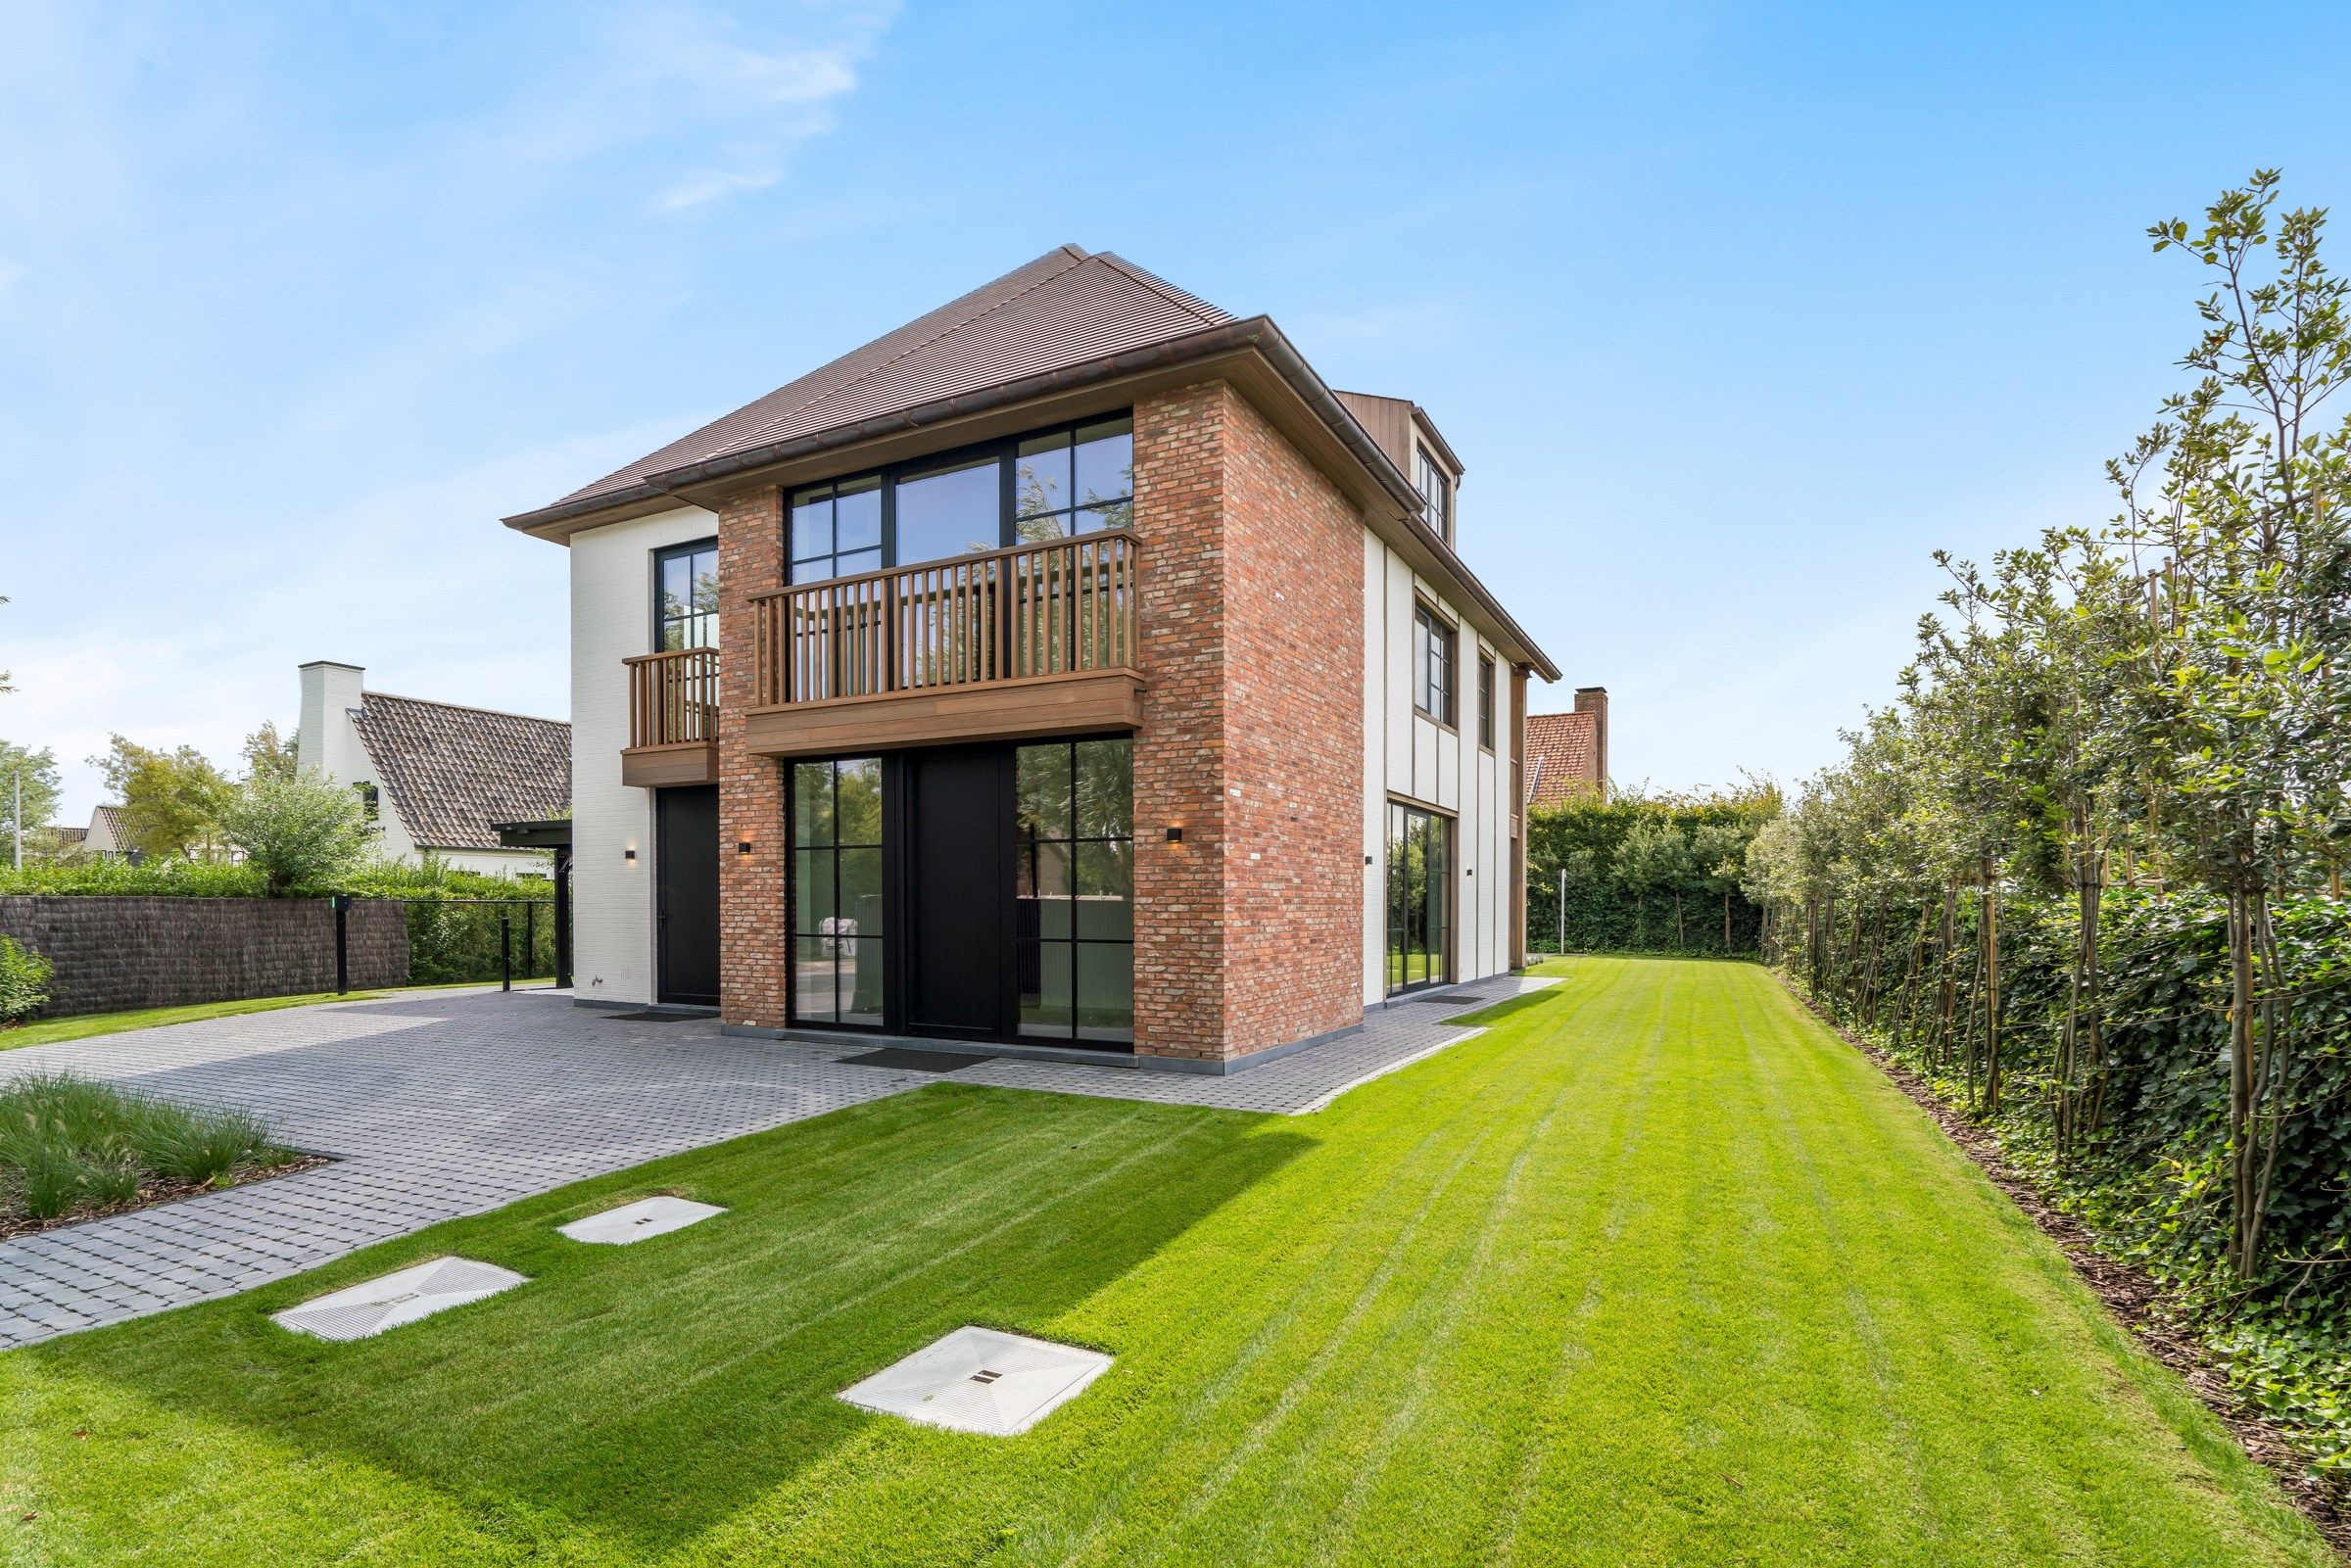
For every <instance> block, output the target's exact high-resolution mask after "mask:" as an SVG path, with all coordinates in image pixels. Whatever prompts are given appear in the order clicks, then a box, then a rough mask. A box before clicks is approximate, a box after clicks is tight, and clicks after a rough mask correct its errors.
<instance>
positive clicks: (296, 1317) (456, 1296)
mask: <svg viewBox="0 0 2351 1568" xmlns="http://www.w3.org/2000/svg"><path fill="white" fill-rule="evenodd" d="M527 1283H528V1281H527V1280H525V1279H524V1278H523V1276H522V1275H520V1274H517V1273H515V1272H514V1271H513V1270H512V1269H510V1268H501V1267H499V1266H498V1265H497V1264H496V1263H477V1262H475V1261H474V1260H473V1259H470V1258H436V1259H433V1260H432V1261H431V1262H429V1263H418V1264H417V1265H416V1266H415V1267H413V1268H404V1269H402V1270H400V1271H399V1272H398V1273H394V1274H386V1275H385V1276H384V1277H383V1278H381V1279H371V1280H369V1281H368V1282H367V1283H366V1284H364V1285H354V1286H352V1287H351V1288H350V1289H349V1290H339V1291H336V1292H334V1293H333V1294H332V1295H328V1296H321V1297H319V1298H318V1299H317V1300H316V1301H313V1302H305V1303H303V1304H302V1305H301V1306H300V1307H287V1308H286V1309H285V1310H284V1311H282V1312H278V1313H276V1314H275V1315H274V1316H273V1317H272V1319H271V1321H273V1322H275V1323H276V1324H277V1325H278V1327H280V1328H290V1329H292V1330H293V1331H294V1332H295V1333H297V1334H309V1335H312V1336H314V1337H316V1338H318V1339H322V1340H363V1339H368V1338H371V1337H373V1336H375V1335H377V1334H381V1333H382V1332H383V1331H384V1330H386V1329H388V1328H398V1327H400V1325H401V1324H403V1323H413V1322H415V1321H416V1320H417V1319H418V1318H420V1317H430V1316H432V1315H433V1314H434V1313H435V1312H446V1311H448V1310H449V1309H450V1308H451V1307H462V1306H464V1305H465V1304H466V1303H467V1302H478V1301H480V1300H482V1298H484V1297H486V1296H496V1295H497V1294H498V1293H499V1292H500V1291H504V1290H512V1289H513V1288H514V1287H515V1286H517V1285H522V1284H527Z"/></svg>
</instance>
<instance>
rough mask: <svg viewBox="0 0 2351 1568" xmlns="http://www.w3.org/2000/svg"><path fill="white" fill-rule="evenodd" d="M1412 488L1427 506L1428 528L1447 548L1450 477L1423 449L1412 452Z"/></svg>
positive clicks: (1450, 524) (1450, 519)
mask: <svg viewBox="0 0 2351 1568" xmlns="http://www.w3.org/2000/svg"><path fill="white" fill-rule="evenodd" d="M1413 488H1414V489H1415V490H1417V491H1418V492H1420V499H1422V500H1424V501H1426V502H1428V526H1429V527H1431V528H1433V529H1435V530H1436V531H1437V537H1438V538H1440V539H1442V540H1444V541H1445V543H1446V544H1448V545H1450V544H1452V543H1453V476H1452V475H1450V474H1448V473H1446V472H1445V468H1444V465H1443V464H1441V463H1439V462H1438V461H1437V459H1436V458H1435V457H1433V456H1431V455H1429V451H1428V449H1427V448H1426V447H1417V446H1416V447H1415V448H1414V449H1413Z"/></svg>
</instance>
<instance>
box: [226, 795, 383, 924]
mask: <svg viewBox="0 0 2351 1568" xmlns="http://www.w3.org/2000/svg"><path fill="white" fill-rule="evenodd" d="M220 832H221V835H222V836H223V837H224V838H226V839H227V841H228V842H230V843H232V844H234V845H236V847H237V848H239V849H241V850H243V851H244V852H245V859H246V861H247V862H248V863H249V864H251V865H253V866H255V867H257V868H259V869H260V871H261V873H262V875H263V876H264V878H266V879H267V881H268V887H269V895H270V896H271V897H272V898H282V897H284V896H285V895H286V894H288V893H290V892H293V891H295V890H297V889H300V888H306V887H325V886H329V885H331V884H332V883H334V882H335V881H337V880H339V879H342V878H343V877H346V876H348V875H349V874H350V873H351V872H352V871H353V870H354V869H355V868H357V867H358V866H359V864H360V862H361V861H362V860H364V859H365V858H366V856H367V852H368V850H369V848H370V846H371V845H372V844H373V842H374V839H373V836H372V835H371V834H370V833H369V832H368V831H367V817H366V813H365V812H364V811H362V810H361V809H360V801H359V797H358V796H357V795H355V794H353V793H352V792H351V791H350V790H348V789H346V788H344V787H343V786H342V785H340V784H336V783H335V782H334V781H332V780H330V779H328V778H327V777H326V776H325V775H323V774H320V773H317V772H315V771H313V772H311V773H302V774H294V775H290V776H282V777H281V776H278V775H273V774H257V775H256V776H255V777H254V778H252V779H250V780H248V781H246V784H245V786H244V787H243V788H242V789H240V790H238V791H237V792H236V794H235V796H234V798H233V799H232V800H231V801H230V802H229V804H228V806H227V808H226V809H225V810H224V811H223V812H222V813H221V817H220Z"/></svg>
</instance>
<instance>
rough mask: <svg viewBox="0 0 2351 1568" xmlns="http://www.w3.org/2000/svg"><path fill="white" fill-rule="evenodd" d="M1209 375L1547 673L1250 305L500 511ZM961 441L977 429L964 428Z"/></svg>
mask: <svg viewBox="0 0 2351 1568" xmlns="http://www.w3.org/2000/svg"><path fill="white" fill-rule="evenodd" d="M1259 367H1262V368H1259ZM1267 371H1270V372H1271V374H1270V375H1269V374H1266V373H1265V372H1267ZM1219 374H1223V375H1225V376H1227V378H1228V379H1230V380H1232V381H1233V382H1234V384H1235V385H1236V386H1238V387H1239V388H1240V390H1241V391H1242V392H1243V393H1244V394H1245V395H1247V396H1249V398H1250V400H1251V401H1252V402H1253V403H1255V404H1258V406H1259V409H1260V411H1261V412H1264V413H1266V414H1267V415H1268V416H1269V417H1271V419H1272V420H1273V422H1274V423H1275V425H1276V426H1277V428H1280V429H1281V430H1282V433H1283V434H1284V435H1286V436H1288V437H1290V438H1291V439H1292V440H1293V441H1295V442H1297V443H1298V444H1299V445H1300V447H1301V449H1302V450H1304V451H1306V453H1307V455H1308V456H1309V457H1310V458H1312V459H1314V460H1315V462H1316V464H1317V466H1318V467H1319V468H1321V469H1322V470H1323V472H1324V473H1325V474H1327V475H1328V476H1329V477H1330V478H1331V479H1332V480H1333V481H1334V482H1335V483H1337V484H1338V485H1339V486H1340V488H1341V490H1342V491H1344V492H1345V493H1346V494H1347V495H1348V496H1349V499H1352V500H1354V501H1355V502H1356V503H1357V504H1358V505H1359V506H1361V507H1362V508H1363V510H1364V514H1365V517H1366V518H1367V521H1368V522H1369V523H1370V525H1371V527H1372V528H1373V530H1374V531H1375V532H1377V533H1378V534H1379V535H1380V537H1381V538H1382V539H1384V540H1385V541H1386V542H1387V543H1388V544H1389V546H1391V547H1393V548H1395V549H1396V550H1397V552H1398V553H1399V554H1401V555H1402V556H1404V558H1405V560H1406V561H1407V562H1408V563H1409V564H1410V565H1411V566H1412V567H1413V568H1414V569H1415V571H1418V572H1419V573H1420V574H1421V575H1422V576H1424V577H1427V578H1429V579H1431V580H1432V581H1433V582H1435V583H1436V584H1437V585H1438V587H1439V588H1440V590H1441V591H1443V592H1444V593H1445V595H1446V597H1448V598H1449V599H1457V600H1458V601H1459V602H1460V603H1461V606H1462V607H1463V609H1464V611H1474V612H1475V613H1474V614H1473V617H1472V618H1473V619H1475V620H1477V621H1480V622H1482V623H1484V625H1485V630H1486V631H1487V633H1488V635H1489V636H1491V637H1492V638H1493V639H1494V640H1495V641H1496V643H1497V644H1498V645H1499V646H1500V648H1501V649H1502V652H1503V653H1504V655H1505V656H1506V657H1507V658H1509V659H1510V660H1511V662H1512V663H1514V664H1523V665H1525V666H1526V667H1527V668H1528V669H1530V670H1532V671H1534V672H1535V673H1536V674H1539V675H1540V676H1542V677H1543V679H1544V680H1546V681H1557V680H1559V667H1558V666H1557V665H1555V664H1553V663H1552V661H1551V659H1550V657H1549V655H1547V654H1545V653H1544V651H1543V650H1542V648H1541V647H1540V646H1538V645H1537V644H1536V642H1535V641H1534V639H1532V638H1531V637H1529V636H1527V635H1526V632H1525V631H1524V629H1522V628H1521V627H1520V626H1519V625H1518V623H1517V622H1516V621H1515V620H1514V619H1512V618H1511V614H1510V612H1509V611H1507V610H1505V609H1504V608H1503V607H1502V605H1501V603H1500V601H1498V600H1497V599H1496V598H1495V597H1494V595H1493V594H1491V593H1489V592H1488V591H1487V590H1486V587H1485V585H1484V584H1483V583H1480V582H1479V581H1478V580H1477V577H1476V575H1475V574H1474V573H1472V572H1471V571H1470V570H1469V568H1468V567H1467V566H1466V565H1464V564H1463V562H1462V559H1461V557H1460V556H1458V555H1456V554H1455V553H1454V552H1453V547H1452V546H1449V545H1447V544H1446V543H1445V541H1444V539H1443V538H1442V537H1441V536H1440V535H1439V534H1438V533H1437V532H1436V530H1434V529H1432V528H1430V527H1429V526H1428V524H1427V522H1426V521H1425V520H1424V519H1423V517H1422V515H1421V512H1422V502H1421V499H1420V496H1419V494H1418V493H1417V492H1416V491H1415V490H1414V489H1413V486H1412V482H1411V480H1409V479H1408V478H1407V477H1406V476H1405V474H1404V472H1403V471H1402V470H1401V469H1399V468H1398V467H1397V466H1396V464H1395V462H1394V461H1393V460H1391V459H1390V458H1389V456H1388V454H1387V453H1386V452H1384V451H1381V450H1380V449H1379V445H1378V443H1376V442H1374V441H1373V440H1372V439H1371V437H1370V435H1369V433H1368V432H1367V431H1366V430H1365V429H1364V427H1363V426H1362V425H1361V424H1360V423H1358V422H1357V420H1356V418H1355V416H1354V415H1353V414H1352V413H1349V412H1348V411H1347V408H1346V405H1345V404H1342V403H1340V402H1339V400H1338V398H1337V397H1336V396H1334V395H1333V394H1332V392H1331V390H1330V388H1329V387H1328V386H1326V385H1324V383H1323V381H1322V378H1321V377H1320V376H1319V375H1318V374H1316V372H1315V369H1314V367H1313V366H1312V365H1310V364H1308V363H1307V362H1306V359H1305V357H1304V356H1301V355H1300V354H1299V353H1298V351H1297V349H1296V347H1294V346H1293V345H1292V344H1291V343H1290V341H1289V339H1288V338H1286V337H1284V336H1283V335H1282V332H1281V329H1280V328H1279V327H1276V326H1275V325H1274V324H1273V322H1272V320H1271V318H1270V317H1267V316H1262V315H1261V316H1252V317H1250V318H1249V319H1247V320H1244V321H1232V322H1226V323H1224V324H1223V325H1220V326H1213V327H1206V328H1203V329H1201V330H1200V331H1198V332H1188V333H1185V334H1183V335H1182V336H1180V337H1175V338H1168V339H1164V340H1162V341H1161V342H1158V343H1154V344H1149V345H1146V346H1144V347H1142V348H1138V349H1128V350H1123V351H1121V352H1119V353H1117V354H1109V355H1103V356H1100V357H1098V358H1094V359H1087V360H1084V361H1081V362H1080V363H1078V364H1074V365H1067V366H1064V367H1062V368H1060V369H1057V370H1049V371H1044V372H1041V373H1039V374H1036V375H1032V376H1023V377H1020V378H1018V379H1017V380H1012V381H1004V382H999V383H997V384H995V385H994V386H990V387H983V388H981V389H979V390H978V391H975V392H970V393H964V394H959V395H958V396H956V397H952V398H940V399H936V400H934V401H933V402H930V403H926V404H917V405H916V406H914V407H911V408H905V409H901V410H898V411H896V412H892V413H888V414H879V415H876V416H875V417H873V418H871V419H861V420H855V421H852V422H850V423H846V424H841V425H835V426H832V427H831V428H829V429H825V430H819V431H813V432H811V433H809V434H807V435H804V436H795V437H793V438H792V439H791V440H789V441H781V442H774V443H770V444H767V445H764V446H760V447H754V448H750V449H748V450H746V451H740V452H730V453H728V454H726V455H725V456H722V457H713V458H710V459H708V460H706V461H703V462H698V463H691V464H688V465H685V466H683V467H679V468H672V469H668V470H666V471H664V472H661V473H657V474H650V475H648V476H647V478H646V479H645V480H644V481H643V482H642V483H640V484H637V485H633V486H630V487H629V488H627V489H625V490H619V491H612V492H608V493H606V494H604V495H600V496H595V497H588V498H582V499H578V500H574V501H570V502H565V503H560V504H557V505H554V506H549V507H544V508H542V509H540V510H538V511H531V512H522V513H518V514H516V515H515V516H512V517H508V518H506V519H505V523H506V526H507V527H509V528H513V529H518V530H520V531H522V532H524V533H528V534H532V535H535V536H537V537H539V538H542V539H548V540H553V541H556V542H562V541H566V540H568V539H569V538H570V537H571V536H572V535H573V534H575V533H580V532H583V531H585V530H587V529H590V528H600V527H602V526H604V525H605V524H608V523H616V522H623V521H627V520H629V519H632V518H636V517H643V516H647V515H649V514H651V513H654V512H658V511H666V510H670V509H672V508H675V507H676V506H678V505H680V504H689V505H701V506H709V507H712V508H713V509H715V507H716V505H717V503H718V502H719V501H720V500H722V499H724V498H726V497H728V496H732V495H736V494H739V493H740V492H741V491H742V490H743V489H744V487H745V486H746V485H750V484H756V483H759V482H761V481H764V480H767V479H769V478H771V477H772V478H775V479H777V480H778V481H782V480H784V479H785V478H786V477H787V476H788V474H789V472H790V470H792V469H793V468H795V467H802V466H805V465H806V464H807V463H808V461H809V459H811V458H816V457H820V456H823V455H824V454H826V453H830V452H837V451H843V450H845V449H848V448H854V447H863V446H868V445H872V444H875V443H880V442H886V441H887V440H888V438H890V437H894V436H905V435H909V434H912V433H915V432H936V430H938V429H939V427H942V426H953V425H958V424H966V425H979V424H981V423H984V420H985V418H986V416H988V415H992V414H996V413H999V412H1002V411H1004V410H1009V409H1012V408H1015V407H1020V406H1023V405H1027V404H1036V403H1039V402H1041V401H1047V400H1051V399H1054V398H1056V397H1058V396H1063V395H1082V394H1089V393H1092V394H1099V393H1104V392H1108V391H1111V390H1113V389H1124V390H1127V391H1134V392H1139V391H1143V390H1147V389H1149V388H1152V387H1165V386H1175V385H1179V384H1181V383H1182V382H1183V381H1185V380H1192V379H1198V378H1200V377H1203V376H1213V375H1219ZM1283 404H1287V406H1283ZM1300 415H1304V416H1305V417H1299V416H1300ZM974 439H984V436H983V435H982V433H980V432H978V431H975V432H974ZM1441 439H1442V438H1440V440H1441Z"/></svg>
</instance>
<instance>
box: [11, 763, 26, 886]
mask: <svg viewBox="0 0 2351 1568" xmlns="http://www.w3.org/2000/svg"><path fill="white" fill-rule="evenodd" d="M15 783H16V786H17V805H16V809H15V810H14V811H12V812H10V813H9V820H10V821H11V822H13V823H15V824H16V827H17V850H16V855H17V870H19V871H23V870H24V764H23V763H22V762H20V763H18V764H17V777H16V781H15Z"/></svg>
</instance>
